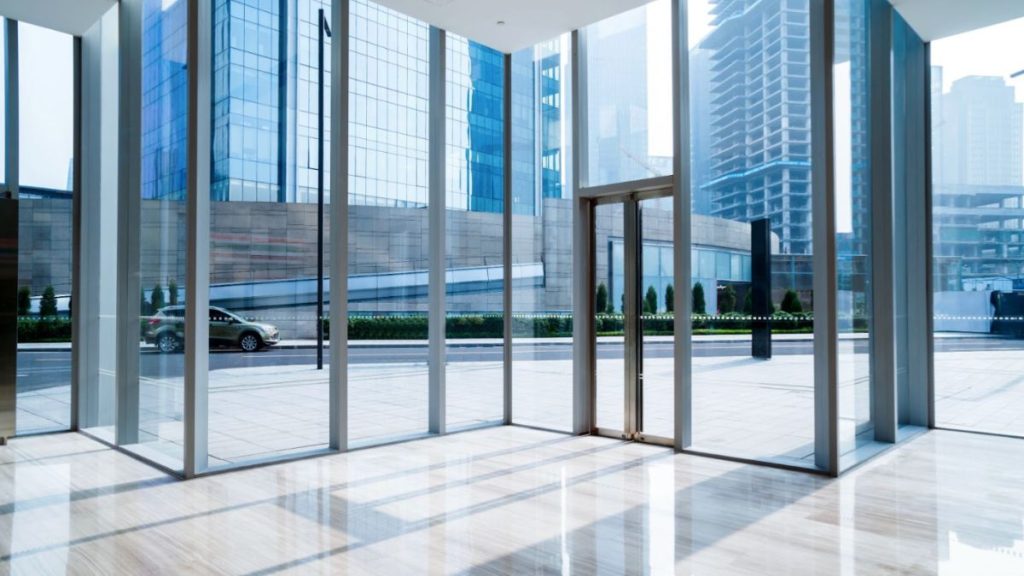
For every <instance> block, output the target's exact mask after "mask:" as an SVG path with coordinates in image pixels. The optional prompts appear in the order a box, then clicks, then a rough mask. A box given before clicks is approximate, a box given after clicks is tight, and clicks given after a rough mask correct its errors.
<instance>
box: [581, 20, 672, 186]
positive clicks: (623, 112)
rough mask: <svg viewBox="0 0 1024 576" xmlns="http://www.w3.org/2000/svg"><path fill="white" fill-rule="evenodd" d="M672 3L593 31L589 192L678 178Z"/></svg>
mask: <svg viewBox="0 0 1024 576" xmlns="http://www.w3.org/2000/svg"><path fill="white" fill-rule="evenodd" d="M671 12H672V4H671V2H670V1H669V0H655V1H654V2H651V3H650V4H648V5H646V6H643V7H640V8H636V9H634V10H630V11H629V12H625V13H622V14H619V15H617V16H613V17H611V18H608V19H607V20H604V21H602V22H598V23H597V24H593V25H591V26H588V27H587V28H586V29H585V32H584V33H585V36H586V46H587V50H586V66H587V74H586V78H587V101H586V120H587V144H588V150H589V161H588V174H585V175H583V176H584V181H585V183H586V185H588V186H597V185H601V184H610V183H616V182H628V181H631V180H642V179H645V178H653V177H656V176H669V175H671V174H672V156H673V139H672V80H671V79H672V59H671V54H672V28H671V26H672V24H671V23H672V15H671Z"/></svg>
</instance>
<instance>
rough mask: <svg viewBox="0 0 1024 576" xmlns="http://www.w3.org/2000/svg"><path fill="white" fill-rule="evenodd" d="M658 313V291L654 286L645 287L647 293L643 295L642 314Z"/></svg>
mask: <svg viewBox="0 0 1024 576" xmlns="http://www.w3.org/2000/svg"><path fill="white" fill-rule="evenodd" d="M657 313H658V291H657V290H655V289H654V286H648V287H647V294H645V295H644V314H657Z"/></svg>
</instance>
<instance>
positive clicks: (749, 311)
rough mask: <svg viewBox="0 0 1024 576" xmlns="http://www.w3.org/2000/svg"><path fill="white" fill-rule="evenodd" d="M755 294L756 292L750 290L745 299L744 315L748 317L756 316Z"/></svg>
mask: <svg viewBox="0 0 1024 576" xmlns="http://www.w3.org/2000/svg"><path fill="white" fill-rule="evenodd" d="M753 293H754V291H753V290H751V289H749V288H748V289H747V295H746V296H744V297H743V313H744V314H746V315H747V316H753V315H754V297H753V296H752V294H753Z"/></svg>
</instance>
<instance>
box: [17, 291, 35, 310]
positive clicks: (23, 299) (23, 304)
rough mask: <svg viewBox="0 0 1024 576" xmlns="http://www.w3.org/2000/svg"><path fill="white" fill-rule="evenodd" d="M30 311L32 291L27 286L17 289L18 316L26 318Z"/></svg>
mask: <svg viewBox="0 0 1024 576" xmlns="http://www.w3.org/2000/svg"><path fill="white" fill-rule="evenodd" d="M31 311H32V290H31V289H30V288H29V287H28V286H22V287H21V288H20V289H18V316H28V315H29V313H31Z"/></svg>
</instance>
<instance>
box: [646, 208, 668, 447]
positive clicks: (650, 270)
mask: <svg viewBox="0 0 1024 576" xmlns="http://www.w3.org/2000/svg"><path fill="white" fill-rule="evenodd" d="M673 204H674V202H673V199H672V198H671V197H664V198H655V199H650V200H642V201H641V202H640V203H639V205H640V208H639V209H640V242H641V254H640V261H639V262H638V264H639V267H640V277H641V283H640V298H641V306H640V328H641V334H640V338H641V342H640V350H641V359H640V362H641V364H640V373H641V374H642V375H643V378H642V379H641V381H640V413H641V420H640V423H639V426H638V428H639V430H640V431H641V432H643V433H645V434H647V435H651V436H658V437H661V438H673V437H675V426H674V424H675V381H676V379H675V362H674V359H675V349H674V342H675V332H674V328H675V326H674V322H673V320H674V317H675V286H674V283H675V263H674V261H673V257H674V255H675V247H674V246H673V243H672V232H673V229H674V226H675V221H674V218H673V216H674V215H673V212H672V206H673Z"/></svg>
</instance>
